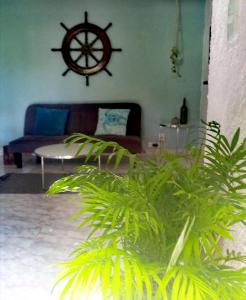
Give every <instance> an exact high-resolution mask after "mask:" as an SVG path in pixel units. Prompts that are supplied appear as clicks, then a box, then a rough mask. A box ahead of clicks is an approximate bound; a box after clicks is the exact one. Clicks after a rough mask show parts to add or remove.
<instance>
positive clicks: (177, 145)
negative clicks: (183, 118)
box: [176, 127, 179, 154]
mask: <svg viewBox="0 0 246 300" xmlns="http://www.w3.org/2000/svg"><path fill="white" fill-rule="evenodd" d="M178 151H179V127H177V132H176V154H177V153H178Z"/></svg>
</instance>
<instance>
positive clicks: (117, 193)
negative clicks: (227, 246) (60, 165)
mask: <svg viewBox="0 0 246 300" xmlns="http://www.w3.org/2000/svg"><path fill="white" fill-rule="evenodd" d="M204 130H205V132H204V137H206V138H205V140H204V143H202V145H201V147H200V148H199V149H198V148H191V151H190V152H189V154H187V155H185V156H177V155H173V154H170V153H162V154H160V155H159V156H158V157H156V158H154V159H150V160H141V159H139V158H138V157H137V156H135V155H132V154H130V153H129V152H128V151H127V150H126V149H124V148H122V147H120V146H119V145H117V144H115V143H112V142H103V141H100V140H97V139H94V138H90V137H87V136H84V135H82V134H75V135H73V136H71V137H70V138H68V140H67V142H68V144H70V143H74V142H83V143H81V149H82V148H83V147H84V146H85V144H91V145H92V146H91V151H90V152H89V154H88V156H87V159H90V157H91V156H95V157H97V156H99V155H100V154H101V153H102V152H103V151H105V149H106V148H107V147H110V148H111V150H113V153H114V154H113V155H111V156H109V159H110V158H113V159H115V167H116V168H117V167H118V165H119V164H120V162H121V160H122V158H123V157H126V158H128V160H129V169H128V172H127V173H126V174H125V175H123V176H119V175H116V174H115V173H114V172H111V171H107V170H98V169H97V168H96V167H92V166H81V167H79V168H78V170H77V172H76V173H75V174H73V175H71V176H68V177H65V178H63V179H61V180H59V181H57V182H56V183H54V184H53V185H52V186H51V187H50V189H49V194H50V195H52V194H55V193H60V192H67V191H70V192H76V193H79V194H80V195H81V208H80V209H79V211H78V213H77V214H76V216H75V218H81V226H87V228H88V238H87V239H86V240H84V241H81V243H80V245H79V246H78V247H77V248H76V249H75V250H74V251H73V253H72V258H70V260H68V261H66V262H64V263H61V269H60V272H59V274H58V280H57V284H58V283H60V282H63V284H64V286H63V291H62V293H61V297H60V298H61V299H71V300H73V299H74V300H75V299H76V300H79V299H91V300H96V299H107V300H111V299H112V300H145V299H150V300H152V299H153V300H158V299H159V300H161V299H164V300H176V299H177V300H193V299H194V300H199V299H204V300H210V299H228V300H233V299H235V300H239V299H246V287H245V277H246V274H245V268H243V267H242V268H241V269H234V268H232V267H230V266H229V265H230V264H228V262H231V261H233V260H237V261H240V262H242V264H243V263H244V258H245V257H244V256H243V255H242V254H240V253H235V252H234V251H231V252H230V251H227V252H225V251H224V252H223V251H222V250H221V247H220V240H221V238H224V239H229V240H233V238H232V235H231V229H230V228H231V226H232V225H233V224H235V223H238V222H242V223H243V221H244V220H245V215H246V211H245V193H244V192H245V191H244V189H245V188H246V184H245V178H246V169H245V167H246V139H244V140H243V142H241V143H239V135H240V130H239V129H238V130H237V131H236V133H235V135H234V136H233V138H232V141H230V142H229V141H228V140H227V139H226V137H225V136H224V135H222V134H221V132H220V126H219V125H218V124H217V123H216V122H211V123H209V125H207V126H206V128H204ZM96 294H97V296H98V298H96V296H95V295H96Z"/></svg>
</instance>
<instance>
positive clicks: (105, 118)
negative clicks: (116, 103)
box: [95, 108, 130, 135]
mask: <svg viewBox="0 0 246 300" xmlns="http://www.w3.org/2000/svg"><path fill="white" fill-rule="evenodd" d="M129 112H130V109H109V108H107V109H105V108H99V116H98V123H97V129H96V132H95V134H96V135H106V134H116V135H126V124H127V119H128V115H129Z"/></svg>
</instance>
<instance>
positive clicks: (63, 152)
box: [34, 143, 101, 189]
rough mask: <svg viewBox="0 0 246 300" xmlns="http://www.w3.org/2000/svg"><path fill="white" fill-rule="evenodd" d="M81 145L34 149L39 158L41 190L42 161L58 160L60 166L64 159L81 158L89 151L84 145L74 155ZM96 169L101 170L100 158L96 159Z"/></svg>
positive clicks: (43, 182)
mask: <svg viewBox="0 0 246 300" xmlns="http://www.w3.org/2000/svg"><path fill="white" fill-rule="evenodd" d="M80 145H81V144H78V143H77V144H76V143H75V144H72V145H71V146H67V145H66V144H53V145H47V146H43V147H39V148H37V149H35V151H34V153H35V154H36V155H38V156H39V157H40V158H41V172H42V188H43V189H45V178H44V159H45V158H52V159H60V160H61V162H62V164H63V161H64V159H74V158H78V157H82V156H86V155H87V154H88V151H89V150H90V145H85V147H84V148H83V149H82V151H81V152H80V153H79V154H78V155H76V153H77V151H78V149H79V146H80ZM98 168H99V169H100V168H101V157H100V156H99V157H98Z"/></svg>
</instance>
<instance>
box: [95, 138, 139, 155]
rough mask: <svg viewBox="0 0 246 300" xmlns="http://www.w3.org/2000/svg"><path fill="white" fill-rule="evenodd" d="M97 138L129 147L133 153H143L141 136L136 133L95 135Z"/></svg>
mask: <svg viewBox="0 0 246 300" xmlns="http://www.w3.org/2000/svg"><path fill="white" fill-rule="evenodd" d="M95 137H96V138H98V139H101V140H104V141H112V142H116V143H118V144H119V145H120V146H122V147H124V148H126V149H128V150H129V151H130V152H131V153H141V151H142V146H141V138H140V137H139V136H135V135H127V136H123V135H95Z"/></svg>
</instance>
